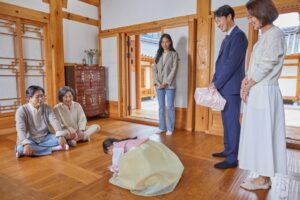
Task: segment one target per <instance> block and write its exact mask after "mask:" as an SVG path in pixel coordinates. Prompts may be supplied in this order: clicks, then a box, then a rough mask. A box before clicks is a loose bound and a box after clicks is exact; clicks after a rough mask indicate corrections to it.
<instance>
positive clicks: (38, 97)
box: [32, 95, 44, 99]
mask: <svg viewBox="0 0 300 200" xmlns="http://www.w3.org/2000/svg"><path fill="white" fill-rule="evenodd" d="M32 98H35V99H43V98H44V95H36V96H33V97H32Z"/></svg>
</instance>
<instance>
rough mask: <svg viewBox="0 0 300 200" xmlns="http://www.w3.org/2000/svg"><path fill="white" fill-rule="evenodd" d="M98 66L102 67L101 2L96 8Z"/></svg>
mask: <svg viewBox="0 0 300 200" xmlns="http://www.w3.org/2000/svg"><path fill="white" fill-rule="evenodd" d="M98 29H99V33H98V65H100V66H102V39H101V0H99V6H98Z"/></svg>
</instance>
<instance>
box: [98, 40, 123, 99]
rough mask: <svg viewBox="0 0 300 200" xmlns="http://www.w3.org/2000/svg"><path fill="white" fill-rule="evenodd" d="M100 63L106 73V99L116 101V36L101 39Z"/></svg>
mask: <svg viewBox="0 0 300 200" xmlns="http://www.w3.org/2000/svg"><path fill="white" fill-rule="evenodd" d="M101 42H102V44H101V45H102V65H103V66H105V69H106V70H105V74H106V77H105V78H106V100H109V101H118V99H119V98H118V52H117V37H109V38H103V39H102V41H101Z"/></svg>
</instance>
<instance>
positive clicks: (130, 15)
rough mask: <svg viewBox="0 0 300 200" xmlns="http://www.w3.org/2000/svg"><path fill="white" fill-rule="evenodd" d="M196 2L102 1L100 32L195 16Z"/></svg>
mask: <svg viewBox="0 0 300 200" xmlns="http://www.w3.org/2000/svg"><path fill="white" fill-rule="evenodd" d="M196 7H197V5H196V0H151V1H146V0H102V1H101V17H102V30H106V29H112V28H117V27H122V26H128V25H133V24H140V23H144V22H150V21H156V20H161V19H168V18H172V17H178V16H185V15H191V14H196V10H197V9H196Z"/></svg>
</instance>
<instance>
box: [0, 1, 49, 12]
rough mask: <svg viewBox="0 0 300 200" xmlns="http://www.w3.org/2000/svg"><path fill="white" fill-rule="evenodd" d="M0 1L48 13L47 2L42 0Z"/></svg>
mask: <svg viewBox="0 0 300 200" xmlns="http://www.w3.org/2000/svg"><path fill="white" fill-rule="evenodd" d="M0 2H4V3H9V4H13V5H17V6H21V7H24V8H30V9H33V10H38V11H42V12H46V13H49V4H48V3H43V2H42V0H0Z"/></svg>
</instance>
